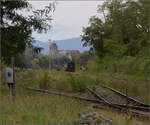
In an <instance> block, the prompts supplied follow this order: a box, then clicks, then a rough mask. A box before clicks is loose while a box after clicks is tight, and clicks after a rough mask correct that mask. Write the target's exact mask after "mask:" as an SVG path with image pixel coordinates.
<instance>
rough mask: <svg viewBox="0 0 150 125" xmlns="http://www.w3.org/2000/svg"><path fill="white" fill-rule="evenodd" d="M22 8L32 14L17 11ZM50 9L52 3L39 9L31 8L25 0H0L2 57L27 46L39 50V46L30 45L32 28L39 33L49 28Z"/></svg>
mask: <svg viewBox="0 0 150 125" xmlns="http://www.w3.org/2000/svg"><path fill="white" fill-rule="evenodd" d="M24 9H26V10H28V11H29V12H31V13H33V14H32V15H28V16H23V15H22V14H21V13H19V12H18V11H21V10H24ZM52 11H54V4H50V5H49V6H46V7H45V8H44V9H41V10H39V9H38V10H33V9H32V7H31V5H30V4H29V2H28V1H27V0H15V1H10V0H1V2H0V12H1V19H0V21H1V23H0V24H1V25H0V27H1V45H2V46H1V50H2V51H1V52H2V53H1V55H2V57H3V58H4V57H7V58H9V57H11V56H16V55H18V54H19V53H22V52H23V51H24V50H25V48H26V47H27V46H28V47H32V48H33V50H35V51H36V52H39V51H40V48H36V47H34V46H33V45H32V43H33V42H34V39H33V38H32V36H31V34H32V31H33V30H35V31H37V32H39V33H41V32H43V31H47V30H48V29H50V27H51V25H50V21H51V20H52V18H51V12H52ZM5 60H6V59H5Z"/></svg>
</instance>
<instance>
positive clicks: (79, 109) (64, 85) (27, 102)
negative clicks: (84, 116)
mask: <svg viewBox="0 0 150 125" xmlns="http://www.w3.org/2000/svg"><path fill="white" fill-rule="evenodd" d="M49 73H50V76H52V77H51V79H50V81H49V85H50V86H49V88H48V89H52V90H58V91H63V92H64V91H65V92H71V91H72V88H71V85H70V84H69V83H68V74H70V73H67V72H57V71H52V72H49ZM41 74H42V72H38V73H34V72H31V73H29V72H24V73H17V74H16V81H17V84H18V85H19V84H27V85H28V86H31V87H39V86H38V82H39V81H40V80H41V77H42V75H41ZM71 74H72V76H73V77H74V78H81V81H83V80H85V81H86V84H88V85H90V84H91V85H92V84H93V83H95V82H96V81H99V82H105V83H106V84H108V85H110V86H114V87H118V88H117V89H120V90H123V88H121V87H120V81H116V80H111V79H109V78H110V77H109V76H107V75H106V74H91V73H84V72H75V73H71ZM19 79H31V80H29V81H19ZM129 80H130V83H131V87H133V88H134V87H135V86H136V85H134V84H133V83H132V79H131V78H129ZM92 81H93V82H92ZM141 81H142V80H141ZM137 84H138V86H139V87H137V90H136V92H138V93H139V92H143V93H142V94H141V95H142V96H141V97H147V96H148V95H147V94H148V93H147V94H146V92H145V89H146V85H145V82H143V83H142V84H139V83H137ZM140 86H142V89H139V88H140ZM1 90H2V98H1V99H2V103H1V109H2V110H1V114H2V115H1V116H2V117H1V123H2V124H4V125H5V124H6V125H16V124H21V125H23V124H24V125H27V124H35V125H37V124H38V125H43V124H48V123H49V124H50V123H51V124H54V123H57V124H58V123H68V122H73V121H75V120H77V119H78V114H79V113H85V112H97V113H100V114H101V115H103V116H105V117H109V118H111V119H113V121H115V122H116V123H118V124H120V125H148V123H146V122H143V123H141V122H139V121H137V119H132V120H131V119H130V117H126V116H125V115H123V114H119V113H117V112H114V111H111V110H103V109H93V108H92V106H91V104H88V103H87V102H84V101H79V100H74V99H70V98H65V97H60V96H55V95H48V94H41V93H35V92H30V91H27V90H23V89H22V88H20V87H18V86H17V87H16V98H15V101H14V102H13V103H12V102H11V101H10V98H9V90H8V88H7V86H1ZM134 91H135V90H134ZM143 94H145V95H146V96H145V95H143ZM140 123H141V124H140ZM70 124H71V123H70Z"/></svg>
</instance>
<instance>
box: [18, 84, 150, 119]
mask: <svg viewBox="0 0 150 125" xmlns="http://www.w3.org/2000/svg"><path fill="white" fill-rule="evenodd" d="M20 87H22V88H23V89H26V90H30V91H35V92H40V93H47V94H54V95H59V96H65V97H69V98H74V99H78V100H84V101H88V102H90V103H92V104H94V105H93V108H102V107H103V108H106V107H108V108H112V109H115V110H117V111H119V112H122V113H128V112H130V115H132V116H136V117H142V118H144V119H146V120H149V118H150V112H149V108H148V107H143V106H128V107H127V106H126V105H122V104H117V103H116V104H115V103H112V102H109V101H108V100H106V99H105V98H103V97H102V96H101V95H100V94H99V93H97V92H96V91H95V90H92V89H91V88H87V89H88V90H89V91H90V92H91V93H92V94H93V95H94V96H95V98H89V97H83V96H77V95H73V94H68V93H61V92H57V91H50V90H43V89H36V88H31V87H25V86H20ZM99 104H103V106H102V105H99Z"/></svg>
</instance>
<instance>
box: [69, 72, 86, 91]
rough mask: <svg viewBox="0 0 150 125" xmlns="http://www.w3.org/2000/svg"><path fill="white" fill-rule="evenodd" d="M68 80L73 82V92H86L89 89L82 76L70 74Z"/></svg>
mask: <svg viewBox="0 0 150 125" xmlns="http://www.w3.org/2000/svg"><path fill="white" fill-rule="evenodd" d="M68 82H69V83H70V84H71V86H72V91H73V92H82V93H84V92H86V90H87V88H86V84H85V81H84V82H83V80H81V79H80V78H75V77H73V76H72V75H71V74H69V77H68Z"/></svg>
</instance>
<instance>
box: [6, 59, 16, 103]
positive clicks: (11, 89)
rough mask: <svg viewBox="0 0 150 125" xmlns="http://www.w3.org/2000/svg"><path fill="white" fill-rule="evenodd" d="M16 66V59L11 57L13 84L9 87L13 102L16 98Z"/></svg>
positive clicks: (9, 84)
mask: <svg viewBox="0 0 150 125" xmlns="http://www.w3.org/2000/svg"><path fill="white" fill-rule="evenodd" d="M14 64H15V60H14V57H11V67H12V69H13V83H8V86H9V90H10V98H11V100H13V101H14V96H15V72H14Z"/></svg>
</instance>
